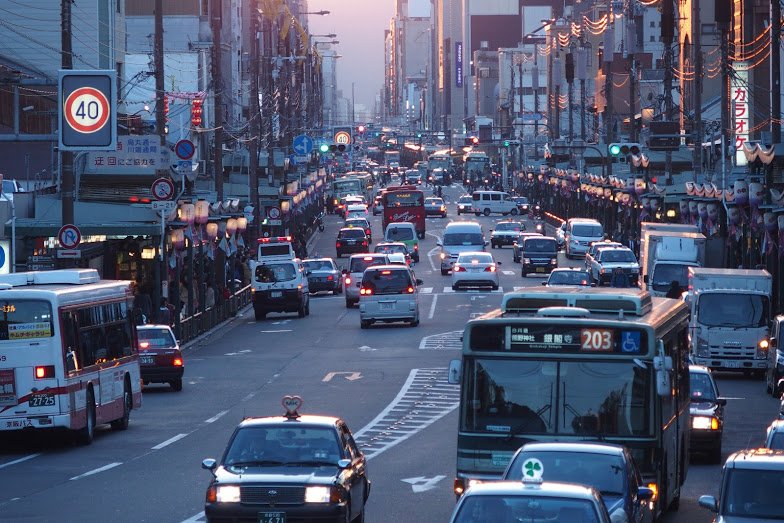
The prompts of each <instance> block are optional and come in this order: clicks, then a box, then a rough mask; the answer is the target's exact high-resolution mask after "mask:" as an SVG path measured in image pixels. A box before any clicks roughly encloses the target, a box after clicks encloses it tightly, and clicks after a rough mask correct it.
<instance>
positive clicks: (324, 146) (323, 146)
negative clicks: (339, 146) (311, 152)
mask: <svg viewBox="0 0 784 523" xmlns="http://www.w3.org/2000/svg"><path fill="white" fill-rule="evenodd" d="M319 151H321V152H322V153H328V152H329V144H326V143H322V144H321V145H320V146H319Z"/></svg>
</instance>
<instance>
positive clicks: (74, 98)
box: [63, 87, 111, 134]
mask: <svg viewBox="0 0 784 523" xmlns="http://www.w3.org/2000/svg"><path fill="white" fill-rule="evenodd" d="M63 112H64V115H65V121H66V122H67V123H68V125H70V126H71V127H72V128H73V130H74V131H76V132H79V133H83V134H92V133H94V132H97V131H100V130H101V129H103V127H104V126H105V125H106V123H107V122H108V121H109V116H110V115H111V108H110V105H109V100H108V99H107V98H106V95H105V94H103V93H102V92H101V91H100V90H98V89H96V88H94V87H80V88H79V89H74V91H73V92H71V94H69V95H68V98H66V99H65V104H64V106H63Z"/></svg>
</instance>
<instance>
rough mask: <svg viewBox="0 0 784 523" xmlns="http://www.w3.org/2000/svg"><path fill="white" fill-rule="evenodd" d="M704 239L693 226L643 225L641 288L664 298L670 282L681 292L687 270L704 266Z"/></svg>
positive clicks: (641, 236) (671, 224)
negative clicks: (675, 282)
mask: <svg viewBox="0 0 784 523" xmlns="http://www.w3.org/2000/svg"><path fill="white" fill-rule="evenodd" d="M705 243H706V239H705V236H704V235H703V234H702V233H701V232H699V230H698V229H697V227H696V226H695V225H688V224H678V223H648V222H645V223H642V224H641V225H640V264H641V271H640V272H641V274H642V288H643V290H647V291H648V292H650V293H651V295H652V296H658V297H664V296H665V295H666V294H667V291H668V290H669V289H670V285H671V284H672V282H673V281H677V282H678V285H679V286H680V287H681V289H686V285H687V284H688V274H689V273H688V271H689V269H690V268H692V267H702V266H703V265H704V264H705Z"/></svg>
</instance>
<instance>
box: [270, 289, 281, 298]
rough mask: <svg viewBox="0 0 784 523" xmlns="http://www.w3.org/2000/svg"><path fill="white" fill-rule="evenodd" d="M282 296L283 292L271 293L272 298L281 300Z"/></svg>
mask: <svg viewBox="0 0 784 523" xmlns="http://www.w3.org/2000/svg"><path fill="white" fill-rule="evenodd" d="M281 296H283V291H272V292H270V298H280V297H281Z"/></svg>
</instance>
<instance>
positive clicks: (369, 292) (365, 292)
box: [359, 287, 373, 296]
mask: <svg viewBox="0 0 784 523" xmlns="http://www.w3.org/2000/svg"><path fill="white" fill-rule="evenodd" d="M359 294H360V295H362V296H370V295H372V294H373V289H367V288H365V287H362V288H361V289H359Z"/></svg>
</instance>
